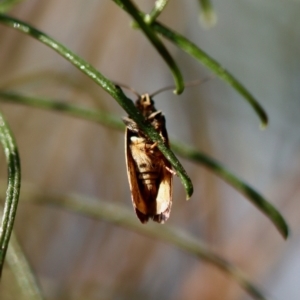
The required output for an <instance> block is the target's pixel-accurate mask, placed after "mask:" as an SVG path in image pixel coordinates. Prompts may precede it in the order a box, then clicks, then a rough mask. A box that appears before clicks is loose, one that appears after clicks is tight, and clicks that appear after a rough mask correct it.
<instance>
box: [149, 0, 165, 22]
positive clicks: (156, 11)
mask: <svg viewBox="0 0 300 300" xmlns="http://www.w3.org/2000/svg"><path fill="white" fill-rule="evenodd" d="M168 2H169V0H156V1H155V4H154V8H153V9H152V11H151V12H150V13H149V14H146V15H145V17H144V21H145V22H146V23H147V24H149V25H150V24H151V23H153V22H154V21H155V20H156V19H157V18H158V16H159V15H160V14H161V13H162V12H163V10H164V9H165V7H166V5H167V4H168Z"/></svg>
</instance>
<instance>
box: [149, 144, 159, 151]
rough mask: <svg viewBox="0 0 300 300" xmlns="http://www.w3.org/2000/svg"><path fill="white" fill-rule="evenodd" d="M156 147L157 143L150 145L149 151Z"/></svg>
mask: <svg viewBox="0 0 300 300" xmlns="http://www.w3.org/2000/svg"><path fill="white" fill-rule="evenodd" d="M157 145H158V142H155V143H154V144H152V145H151V146H150V149H151V150H152V149H154V148H156V147H157Z"/></svg>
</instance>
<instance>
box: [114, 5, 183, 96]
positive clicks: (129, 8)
mask: <svg viewBox="0 0 300 300" xmlns="http://www.w3.org/2000/svg"><path fill="white" fill-rule="evenodd" d="M113 1H114V2H115V3H116V4H118V5H119V6H120V7H121V8H123V9H124V10H125V11H126V12H128V13H129V14H130V15H131V16H132V18H133V19H134V20H135V21H136V23H137V24H138V25H139V27H140V28H141V29H142V31H143V32H144V33H145V35H146V36H147V38H148V39H149V41H150V42H151V44H152V45H153V46H154V47H155V48H156V50H157V51H158V52H159V53H160V55H161V56H162V57H163V59H164V60H165V62H166V63H167V65H168V66H169V68H170V70H171V72H172V74H173V77H174V81H175V85H176V90H175V91H174V92H175V93H176V94H181V93H182V92H183V90H184V82H183V78H182V75H181V72H180V70H179V68H178V66H177V65H176V63H175V61H174V59H173V58H172V56H171V55H170V53H169V52H168V50H167V48H166V47H165V46H164V44H163V43H162V42H161V40H160V39H159V38H158V36H157V35H156V33H155V31H154V30H153V29H152V28H151V27H150V26H149V25H148V24H147V23H146V22H145V21H144V19H143V16H142V14H141V13H140V12H139V11H138V10H137V9H136V7H135V6H134V4H133V3H132V2H131V1H130V0H113Z"/></svg>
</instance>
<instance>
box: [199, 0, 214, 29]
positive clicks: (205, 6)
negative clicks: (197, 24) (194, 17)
mask: <svg viewBox="0 0 300 300" xmlns="http://www.w3.org/2000/svg"><path fill="white" fill-rule="evenodd" d="M198 2H199V4H200V6H201V12H200V19H201V21H202V22H203V23H204V25H206V26H208V27H210V26H213V25H215V24H216V20H217V18H216V15H215V12H214V10H213V7H212V4H211V1H210V0H198Z"/></svg>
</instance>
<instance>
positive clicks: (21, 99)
mask: <svg viewBox="0 0 300 300" xmlns="http://www.w3.org/2000/svg"><path fill="white" fill-rule="evenodd" d="M1 99H2V101H9V102H12V103H16V104H25V105H30V106H34V107H38V108H43V109H50V110H55V111H59V112H64V113H67V114H68V115H71V116H74V117H79V118H82V119H86V120H89V121H92V122H97V123H99V124H102V125H104V126H107V127H109V128H112V129H117V130H124V128H125V126H124V124H123V123H122V122H121V121H120V119H119V118H118V117H116V116H114V115H112V114H109V113H105V112H100V111H95V110H90V109H87V108H83V107H80V106H76V105H73V104H68V103H66V102H62V101H61V102H58V101H53V100H50V99H44V98H43V99H41V98H33V97H25V96H22V95H19V94H16V93H12V92H5V91H0V100H1ZM171 148H172V150H174V152H175V153H177V154H178V155H180V156H181V157H184V158H186V159H188V160H191V161H193V162H196V163H198V164H201V165H203V166H205V167H207V168H208V169H210V170H211V171H212V172H213V173H215V174H216V175H217V176H219V177H220V178H222V179H223V180H225V181H226V182H227V183H228V184H230V185H231V186H232V187H233V188H235V189H236V190H237V191H239V192H241V193H242V194H243V195H244V196H245V197H246V198H247V199H249V200H250V201H251V202H252V203H253V204H254V205H255V206H257V207H258V209H259V210H261V211H262V212H263V213H264V214H265V215H266V216H267V217H268V218H269V219H270V220H271V221H272V222H273V223H274V225H275V226H276V227H277V228H278V230H279V232H280V233H281V234H282V235H283V237H284V238H287V237H288V226H287V223H286V221H285V220H284V218H283V217H282V215H281V214H280V213H279V212H278V211H277V210H276V208H275V207H273V206H272V204H270V203H269V202H267V200H265V199H264V198H263V197H262V196H261V195H260V194H259V193H257V192H256V191H255V190H254V189H253V188H251V187H250V186H249V185H248V184H247V183H245V182H243V181H242V180H241V179H239V178H237V177H236V176H235V175H233V174H232V173H231V172H230V171H228V170H227V169H226V168H225V167H224V166H222V165H221V164H220V163H219V162H217V161H216V160H214V159H213V158H211V157H209V156H207V155H205V154H203V153H202V152H200V151H198V150H197V149H195V148H193V147H192V146H188V145H185V144H182V143H179V142H176V141H173V140H172V141H171Z"/></svg>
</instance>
